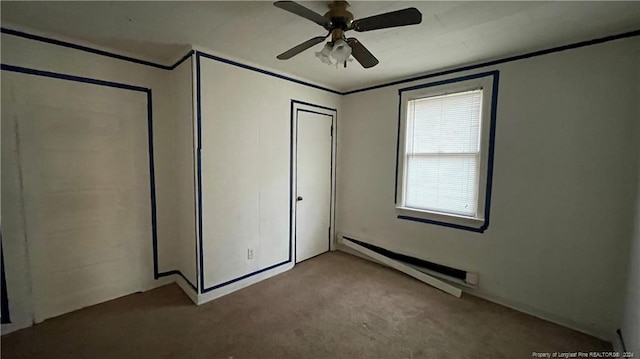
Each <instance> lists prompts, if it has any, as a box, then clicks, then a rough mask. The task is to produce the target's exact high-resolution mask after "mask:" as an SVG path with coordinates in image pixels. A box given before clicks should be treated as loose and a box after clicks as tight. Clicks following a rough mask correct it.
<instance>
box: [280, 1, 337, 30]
mask: <svg viewBox="0 0 640 359" xmlns="http://www.w3.org/2000/svg"><path fill="white" fill-rule="evenodd" d="M273 5H275V6H276V7H279V8H280V9H282V10H286V11H288V12H291V13H294V14H296V15H298V16H302V17H304V18H305V19H307V20H311V21H313V22H315V23H316V24H318V25H320V26H322V27H324V28H325V29H326V30H329V29H330V28H331V21H330V20H329V19H327V18H325V17H324V16H322V15H320V14H318V13H317V12H315V11H313V10H309V9H307V8H306V7H304V6H302V5H300V4H298V3H297V2H294V1H276V2H274V3H273Z"/></svg>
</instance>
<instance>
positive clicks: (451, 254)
mask: <svg viewBox="0 0 640 359" xmlns="http://www.w3.org/2000/svg"><path fill="white" fill-rule="evenodd" d="M639 49H640V40H638V39H636V38H634V39H627V40H619V41H615V42H610V43H605V44H600V45H597V46H591V47H586V48H580V49H574V50H569V51H564V52H560V53H554V54H550V55H545V56H541V57H535V58H531V59H526V60H520V61H517V62H510V63H505V64H502V65H499V66H495V67H487V68H482V69H478V70H475V71H470V72H465V73H457V74H454V75H449V76H445V77H437V78H431V79H428V80H423V81H418V82H414V83H405V84H402V85H400V86H392V87H385V88H381V89H377V90H371V91H366V92H362V93H356V94H352V95H348V96H345V103H344V111H343V115H342V118H343V121H342V125H341V135H340V142H339V148H340V153H339V169H338V231H339V232H341V233H344V234H349V235H351V236H353V237H354V238H356V239H360V240H363V241H367V242H369V243H372V244H375V245H378V246H381V247H384V248H387V249H389V250H392V251H396V252H400V253H404V254H408V255H411V256H415V257H419V258H423V259H426V260H429V261H433V262H436V263H440V264H444V265H448V266H452V267H456V268H461V269H466V270H469V271H473V272H477V273H478V274H479V277H480V284H479V287H478V289H477V291H476V293H477V294H478V295H482V296H484V297H488V298H491V299H492V300H495V301H498V302H501V303H503V304H506V305H509V306H512V307H515V308H517V309H520V310H523V311H526V312H530V313H533V314H535V315H538V316H541V317H545V318H548V319H550V320H554V321H557V322H561V323H563V324H565V325H568V326H571V327H574V328H577V329H579V330H582V331H585V332H588V333H592V334H594V335H597V336H599V337H601V338H607V339H611V338H612V337H613V333H614V330H615V328H614V326H615V322H616V318H618V315H619V313H618V312H617V311H618V307H619V306H618V305H616V304H617V303H619V297H620V295H621V291H622V288H623V285H624V283H623V281H624V278H625V271H626V262H627V259H626V258H627V253H626V250H627V247H628V242H629V238H630V237H631V227H632V223H633V222H632V213H634V212H633V211H634V198H633V197H630V196H629V193H635V190H636V186H637V183H638V182H637V179H638V177H637V174H638V163H637V143H638V140H639V137H638V131H637V122H638V121H637V101H638V86H637V83H636V82H635V79H637V78H638V67H639V66H638V64H639V61H640V60H639V57H640V56H639V54H638V52H639ZM494 69H497V70H499V71H500V84H499V99H498V112H497V133H496V148H495V169H494V173H493V195H492V201H491V217H490V225H489V228H488V230H487V231H486V232H485V233H484V234H477V233H472V232H467V231H463V230H456V229H450V228H445V227H441V226H435V225H429V224H423V223H417V222H411V221H405V220H400V219H397V218H396V212H395V209H394V181H395V161H396V158H395V156H396V133H397V121H398V118H397V116H398V112H397V111H398V92H397V90H398V88H400V87H407V86H411V85H415V84H419V83H429V82H433V81H438V80H442V79H446V78H454V77H459V76H463V75H465V74H470V73H477V72H482V71H488V70H494ZM631 79H633V80H631Z"/></svg>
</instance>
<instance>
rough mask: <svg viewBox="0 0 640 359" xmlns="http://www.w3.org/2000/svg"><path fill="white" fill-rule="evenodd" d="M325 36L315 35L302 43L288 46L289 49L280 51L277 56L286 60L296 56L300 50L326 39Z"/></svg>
mask: <svg viewBox="0 0 640 359" xmlns="http://www.w3.org/2000/svg"><path fill="white" fill-rule="evenodd" d="M326 38H327V37H326V36H317V37H314V38H312V39H309V40H307V41H305V42H303V43H301V44H300V45H297V46H294V47H292V48H290V49H289V50H287V51H285V52H283V53H281V54H280V55H278V56H277V58H278V60H288V59H290V58H292V57H294V56H296V55H297V54H299V53H301V52H302V51H304V50H306V49H308V48H310V47H311V46H313V45H317V44H319V43H321V42H323V41H324V39H326Z"/></svg>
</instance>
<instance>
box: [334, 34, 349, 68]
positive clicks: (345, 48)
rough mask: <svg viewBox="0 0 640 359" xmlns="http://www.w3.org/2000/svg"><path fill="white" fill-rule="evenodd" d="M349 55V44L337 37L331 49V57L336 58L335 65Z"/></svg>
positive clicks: (341, 62)
mask: <svg viewBox="0 0 640 359" xmlns="http://www.w3.org/2000/svg"><path fill="white" fill-rule="evenodd" d="M349 56H351V46H349V44H347V42H346V41H344V40H342V39H339V40H336V41H335V42H334V43H333V49H331V57H333V58H334V59H336V62H337V65H338V64H343V63H344V62H345V61H347V59H349Z"/></svg>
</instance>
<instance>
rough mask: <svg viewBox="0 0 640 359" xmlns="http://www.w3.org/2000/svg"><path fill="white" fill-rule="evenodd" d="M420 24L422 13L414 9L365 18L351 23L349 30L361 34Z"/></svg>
mask: <svg viewBox="0 0 640 359" xmlns="http://www.w3.org/2000/svg"><path fill="white" fill-rule="evenodd" d="M421 22H422V13H421V12H420V11H419V10H418V9H416V8H415V7H410V8H408V9H404V10H398V11H392V12H387V13H384V14H380V15H375V16H370V17H365V18H364V19H358V20H355V21H353V22H352V23H351V28H352V29H354V30H356V31H359V32H363V31H371V30H378V29H386V28H389V27H396V26H406V25H415V24H419V23H421Z"/></svg>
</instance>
